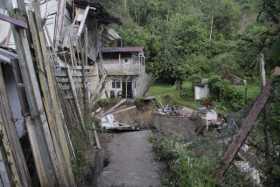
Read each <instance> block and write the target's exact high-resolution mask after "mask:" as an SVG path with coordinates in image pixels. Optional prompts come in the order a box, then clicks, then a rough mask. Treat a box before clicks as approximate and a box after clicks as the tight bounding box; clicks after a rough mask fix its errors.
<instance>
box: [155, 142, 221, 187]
mask: <svg viewBox="0 0 280 187" xmlns="http://www.w3.org/2000/svg"><path fill="white" fill-rule="evenodd" d="M154 148H155V151H156V153H157V155H158V156H159V157H160V159H161V160H163V161H166V162H167V163H168V169H169V172H170V173H169V174H170V176H169V177H168V181H166V182H168V184H166V185H167V186H174V187H175V186H176V187H177V186H178V187H186V186H187V187H214V186H215V180H214V178H213V177H212V171H213V168H215V167H214V164H213V162H212V161H211V160H209V159H208V158H207V157H205V156H195V155H193V154H192V151H191V149H190V148H189V147H188V144H186V143H183V142H182V141H180V140H176V139H174V138H160V139H159V140H157V141H156V142H154Z"/></svg>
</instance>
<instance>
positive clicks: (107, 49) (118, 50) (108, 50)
mask: <svg viewBox="0 0 280 187" xmlns="http://www.w3.org/2000/svg"><path fill="white" fill-rule="evenodd" d="M143 50H144V47H105V48H102V53H125V52H131V53H133V52H143Z"/></svg>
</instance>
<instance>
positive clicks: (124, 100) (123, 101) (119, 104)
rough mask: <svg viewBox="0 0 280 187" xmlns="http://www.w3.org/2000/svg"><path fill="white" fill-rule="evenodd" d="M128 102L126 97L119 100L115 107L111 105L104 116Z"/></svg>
mask: <svg viewBox="0 0 280 187" xmlns="http://www.w3.org/2000/svg"><path fill="white" fill-rule="evenodd" d="M125 102H126V99H122V100H121V101H120V102H118V103H117V104H115V105H114V106H113V107H111V108H110V109H109V110H107V111H106V112H105V113H104V114H103V116H106V115H108V114H110V113H112V112H113V111H114V110H116V109H117V108H118V107H120V106H121V105H122V104H124V103H125Z"/></svg>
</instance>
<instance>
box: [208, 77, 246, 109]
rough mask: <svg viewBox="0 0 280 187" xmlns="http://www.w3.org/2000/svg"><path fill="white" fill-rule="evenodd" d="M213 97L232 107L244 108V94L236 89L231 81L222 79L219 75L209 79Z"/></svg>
mask: <svg viewBox="0 0 280 187" xmlns="http://www.w3.org/2000/svg"><path fill="white" fill-rule="evenodd" d="M209 88H210V93H211V98H212V99H213V100H215V101H218V102H222V104H223V105H224V106H226V107H228V108H230V109H233V110H239V109H241V108H242V104H243V95H242V94H241V93H240V92H238V90H236V89H235V88H234V87H233V86H232V85H231V84H230V82H229V81H227V80H222V79H221V78H220V77H219V76H213V77H211V78H210V80H209Z"/></svg>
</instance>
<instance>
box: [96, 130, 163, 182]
mask: <svg viewBox="0 0 280 187" xmlns="http://www.w3.org/2000/svg"><path fill="white" fill-rule="evenodd" d="M150 136H151V131H150V130H145V131H138V132H127V133H119V134H113V137H111V141H110V142H108V143H107V146H106V149H107V151H108V155H109V158H108V165H107V166H106V167H105V168H104V170H103V172H102V173H101V175H100V177H99V179H98V187H159V186H161V180H160V176H161V173H160V172H161V171H162V170H163V168H164V164H163V163H160V162H157V161H156V160H155V155H154V153H153V147H152V144H151V143H150V142H149V138H150Z"/></svg>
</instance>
